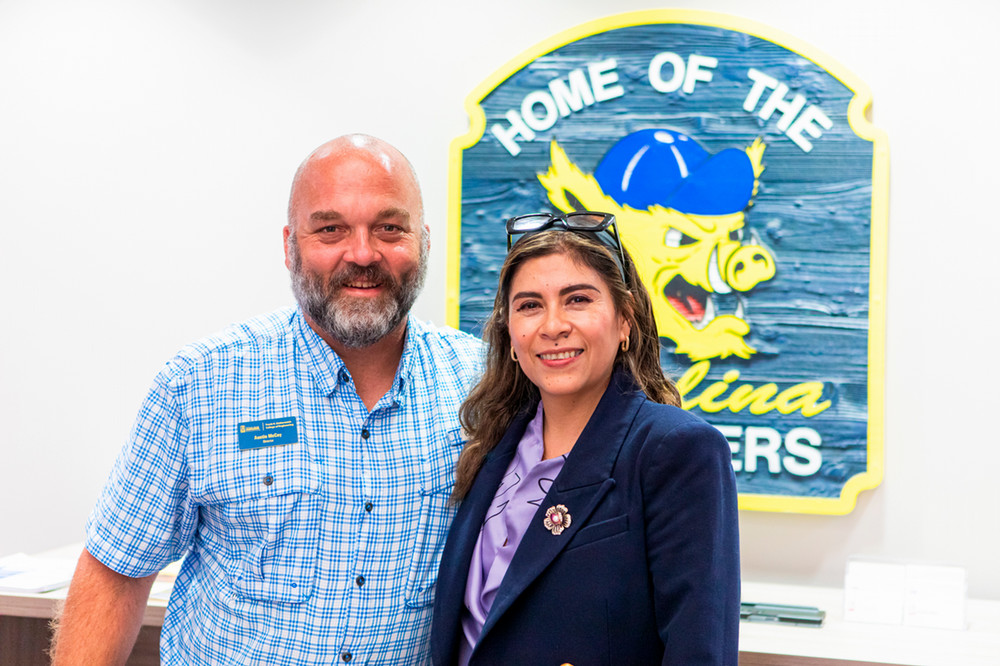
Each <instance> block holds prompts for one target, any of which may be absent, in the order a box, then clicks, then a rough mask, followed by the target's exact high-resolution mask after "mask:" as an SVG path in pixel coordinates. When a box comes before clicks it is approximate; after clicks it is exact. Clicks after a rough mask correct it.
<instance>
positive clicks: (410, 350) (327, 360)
mask: <svg viewBox="0 0 1000 666" xmlns="http://www.w3.org/2000/svg"><path fill="white" fill-rule="evenodd" d="M295 323H296V326H297V327H298V338H299V340H300V342H301V343H302V348H303V350H304V352H305V355H306V357H307V358H308V360H309V368H310V371H311V372H312V376H313V380H314V381H315V382H316V386H318V387H319V389H320V390H321V391H322V392H323V394H324V395H326V396H327V397H331V396H333V395H334V394H335V393H336V392H337V391H339V390H342V389H343V388H351V389H352V390H353V382H352V380H351V375H350V373H349V372H348V370H347V366H345V365H344V361H343V359H341V358H340V355H339V354H337V352H335V351H333V348H332V347H330V345H329V344H327V342H326V340H324V339H323V338H322V337H320V335H319V333H317V332H316V331H314V330H313V328H312V326H310V325H309V322H307V321H306V318H305V316H304V315H303V314H302V310H301V308H297V309H296V312H295ZM418 327H419V323H418V322H417V321H416V320H415V319H414V318H413V317H407V321H406V337H405V338H404V341H403V356H402V358H401V359H400V361H399V367H398V368H397V369H396V376H395V377H394V378H393V380H392V386H391V387H390V388H389V391H388V392H387V393H386V395H385V396H384V397H383V398H382V400H389V401H391V402H390V404H402V403H405V401H406V396H407V393H408V392H407V391H406V389H407V388H408V387H409V386H410V384H411V383H412V382H411V381H410V380H411V378H412V376H413V369H414V367H415V366H416V363H417V356H418V355H419V354H418V352H417V348H418V344H417V341H416V339H417V338H418V337H419V333H418V332H417V331H415V328H418ZM380 402H381V401H380Z"/></svg>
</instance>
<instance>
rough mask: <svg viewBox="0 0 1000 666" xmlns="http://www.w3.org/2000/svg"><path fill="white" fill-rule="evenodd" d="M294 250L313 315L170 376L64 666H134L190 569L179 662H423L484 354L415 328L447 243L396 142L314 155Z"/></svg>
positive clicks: (108, 492) (298, 311) (178, 361)
mask: <svg viewBox="0 0 1000 666" xmlns="http://www.w3.org/2000/svg"><path fill="white" fill-rule="evenodd" d="M284 238H285V264H286V265H287V266H288V268H289V270H290V272H291V275H292V288H293V291H294V293H295V297H296V300H297V301H298V308H288V309H285V310H280V311H278V312H275V313H272V314H270V315H266V316H263V317H260V318H257V319H253V320H250V321H247V322H244V323H242V324H239V325H236V326H233V327H231V328H229V329H228V330H226V331H224V332H223V333H221V334H219V335H216V336H213V337H210V338H206V339H205V340H202V341H200V342H197V343H195V344H193V345H191V346H189V347H187V348H185V349H184V350H182V351H181V352H180V353H179V354H178V355H177V356H176V357H175V358H174V359H173V360H171V361H170V362H169V363H168V364H167V365H166V366H165V367H164V369H163V370H162V371H161V372H160V374H159V375H158V376H157V378H156V380H155V381H154V384H153V387H152V389H151V390H150V392H149V394H148V396H147V398H146V401H145V403H144V404H143V407H142V409H141V410H140V413H139V416H138V418H137V419H136V423H135V426H134V428H133V431H132V435H131V437H130V440H129V442H128V444H127V445H126V446H125V448H124V449H123V451H122V453H121V455H120V456H119V459H118V461H117V462H116V464H115V467H114V470H113V471H112V474H111V477H110V479H109V481H108V483H107V486H106V487H105V490H104V492H103V494H102V496H101V498H100V499H99V501H98V503H97V506H96V507H95V509H94V511H93V513H92V514H91V517H90V520H89V521H88V525H87V542H86V549H85V551H84V552H83V554H82V556H81V558H80V562H79V564H78V567H77V572H76V575H75V576H74V579H73V584H72V586H71V588H70V592H69V596H68V598H67V601H66V605H65V610H64V613H63V617H62V619H61V622H60V627H59V629H58V631H57V636H56V639H55V641H54V647H53V652H54V663H56V664H83V663H88V664H89V663H95V664H112V663H124V661H125V659H126V658H127V656H128V654H129V652H130V650H131V646H132V644H133V643H134V641H135V637H136V635H137V632H138V629H139V626H140V623H141V617H142V612H143V609H144V608H145V602H146V598H147V596H148V594H149V590H150V586H151V585H152V582H153V580H154V578H155V575H156V573H157V572H159V571H160V570H161V569H162V568H163V567H164V566H165V565H166V564H168V563H170V562H172V561H174V560H177V559H179V558H181V557H183V558H184V560H183V564H182V566H181V569H180V573H179V575H178V577H177V580H176V583H175V584H174V587H173V591H172V594H171V597H170V601H169V604H168V607H167V614H166V619H165V620H164V624H163V629H162V635H161V659H162V663H163V664H165V665H172V664H185V665H196V664H205V665H208V664H212V665H215V664H240V666H250V665H252V664H310V665H311V664H319V663H349V662H352V661H356V662H358V663H366V664H367V663H372V664H399V665H404V664H405V665H409V664H415V663H421V662H422V661H424V660H426V647H427V638H428V630H429V624H430V618H431V610H432V603H433V594H434V588H435V580H436V576H437V566H438V562H439V560H440V555H441V548H442V546H443V545H444V539H445V536H446V533H447V530H448V527H449V524H450V522H451V518H452V515H453V511H454V507H453V506H452V505H451V504H450V502H449V494H450V491H451V486H452V482H453V478H454V477H453V468H454V463H455V460H456V458H457V456H458V453H459V450H460V448H461V444H462V437H461V431H460V428H459V424H458V420H457V416H456V414H457V410H458V407H459V405H460V404H461V401H462V400H463V398H464V397H465V394H466V391H467V389H468V388H469V386H470V385H471V383H472V382H473V381H474V379H475V377H476V375H477V374H478V370H479V363H480V360H481V351H480V346H479V342H478V341H477V340H475V339H474V338H472V337H471V336H468V335H465V334H463V333H460V332H458V331H454V330H451V329H436V328H434V327H432V326H430V325H427V324H424V323H422V322H419V321H417V320H416V319H414V318H412V317H409V316H408V314H409V310H410V307H411V305H412V304H413V301H414V299H415V298H416V295H417V293H418V292H419V291H420V288H421V286H422V284H423V280H424V274H425V271H426V267H427V252H428V248H429V238H428V230H427V227H426V225H425V224H424V222H423V210H422V204H421V198H420V191H419V187H418V185H417V181H416V177H415V175H414V173H413V170H412V167H411V166H410V164H409V162H407V160H406V159H405V158H404V157H403V155H402V154H401V153H399V152H398V151H397V150H396V149H395V148H393V147H392V146H389V145H388V144H386V143H384V142H382V141H379V140H377V139H374V138H372V137H367V136H359V135H352V136H345V137H341V138H339V139H335V140H333V141H331V142H329V143H327V144H324V145H323V146H321V147H320V148H318V149H317V150H316V151H315V152H313V153H312V154H311V155H310V156H309V157H308V158H307V159H306V161H305V162H303V164H302V166H301V167H300V168H299V170H298V172H297V173H296V175H295V180H294V182H293V185H292V192H291V197H290V201H289V215H288V226H286V227H285V229H284Z"/></svg>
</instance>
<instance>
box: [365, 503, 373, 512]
mask: <svg viewBox="0 0 1000 666" xmlns="http://www.w3.org/2000/svg"><path fill="white" fill-rule="evenodd" d="M374 508H375V505H374V504H372V503H371V502H365V511H367V512H368V513H371V512H372V509H374Z"/></svg>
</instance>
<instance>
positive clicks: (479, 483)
mask: <svg viewBox="0 0 1000 666" xmlns="http://www.w3.org/2000/svg"><path fill="white" fill-rule="evenodd" d="M534 415H535V410H534V409H531V410H528V412H527V413H525V414H520V415H518V416H517V417H515V419H514V421H513V422H512V423H511V425H510V427H509V428H508V429H507V432H506V434H504V436H503V438H502V439H501V440H500V442H499V443H497V445H496V446H495V447H494V448H493V450H492V451H490V453H489V454H487V456H486V460H484V461H483V466H482V467H480V469H479V473H478V474H477V475H476V480H475V482H474V483H473V484H472V488H471V489H470V490H469V494H468V495H466V497H465V499H463V500H462V504H461V506H459V509H458V512H457V514H456V515H455V520H454V522H453V523H452V526H451V531H450V532H449V534H448V544H447V546H446V547H445V549H444V555H443V556H442V559H441V567H440V573H439V574H438V583H437V585H438V588H437V593H436V594H437V601H436V602H435V604H434V606H435V617H434V625H435V627H436V628H438V627H439V628H440V630H441V634H440V635H439V636H435V645H433V646H432V649H433V651H434V654H435V663H442V664H451V663H454V661H455V659H457V653H456V652H455V648H456V647H457V645H458V640H459V639H460V638H461V632H462V626H461V618H462V609H463V608H465V583H466V580H468V577H469V566H470V564H471V560H472V551H473V550H474V549H475V547H476V541H478V539H479V532H480V531H481V530H482V526H483V520H484V518H485V517H486V511H487V510H488V509H489V507H490V503H491V502H492V501H493V497H494V495H496V491H497V488H498V487H499V486H500V481H501V479H502V478H503V474H504V472H505V471H506V470H507V465H509V464H510V461H511V458H513V457H514V452H515V451H516V450H517V444H518V442H520V441H521V437H522V436H523V435H524V430H525V428H527V426H528V422H529V421H530V420H531V417H533V416H534Z"/></svg>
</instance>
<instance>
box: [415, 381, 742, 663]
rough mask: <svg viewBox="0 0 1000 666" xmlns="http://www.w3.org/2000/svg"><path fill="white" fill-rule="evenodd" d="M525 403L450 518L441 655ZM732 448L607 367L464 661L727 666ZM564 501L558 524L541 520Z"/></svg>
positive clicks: (730, 648) (451, 649)
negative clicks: (556, 527) (595, 400)
mask: <svg viewBox="0 0 1000 666" xmlns="http://www.w3.org/2000/svg"><path fill="white" fill-rule="evenodd" d="M534 411H535V410H534V409H530V410H528V411H527V413H525V414H523V415H521V416H518V417H517V418H516V419H515V421H514V422H513V423H512V424H511V426H510V428H509V429H508V431H507V433H506V435H505V436H504V437H503V439H502V440H501V441H500V443H499V444H498V445H497V447H496V448H495V449H494V450H493V451H492V452H491V453H490V454H489V455H488V456H487V458H486V460H485V461H484V463H483V466H482V468H481V469H480V470H479V474H478V475H477V476H476V479H475V482H474V483H473V486H472V489H471V490H470V492H469V494H468V496H467V497H466V498H465V500H464V501H463V502H462V504H461V506H460V507H459V510H458V515H457V516H456V518H455V522H454V523H453V524H452V527H451V531H450V533H449V535H448V541H447V544H446V545H445V549H444V555H443V557H442V560H441V570H440V573H439V576H438V582H437V593H436V598H435V601H434V624H433V629H432V632H431V655H432V658H433V662H434V664H436V665H437V666H446V665H451V664H454V663H455V662H456V660H457V658H458V645H459V641H460V640H464V638H463V637H462V627H461V617H462V611H463V608H464V601H463V596H464V594H465V582H466V578H467V576H468V572H469V562H470V559H471V557H472V550H473V548H474V546H475V544H476V540H477V539H478V538H479V532H480V529H481V528H482V525H483V520H484V518H485V515H486V510H487V508H488V507H489V506H490V503H491V501H492V499H493V496H494V495H495V494H496V490H497V488H498V487H499V484H500V480H501V478H502V477H503V474H504V472H505V471H506V469H507V465H508V464H509V463H510V461H511V459H512V458H513V456H514V452H515V450H516V447H517V444H518V442H519V441H520V439H521V436H522V435H523V434H524V430H525V428H526V426H527V423H528V421H529V420H530V418H531V416H532V415H533V414H534ZM731 456H732V454H731V452H730V448H729V444H728V442H727V441H726V439H725V438H724V437H723V436H722V435H721V433H719V431H718V430H716V429H715V428H713V427H712V426H710V425H708V424H707V423H705V422H704V421H703V420H701V419H699V418H698V417H696V416H694V415H692V414H690V413H688V412H686V411H684V410H681V409H678V408H676V407H670V406H667V405H661V404H657V403H654V402H651V401H650V400H649V399H648V398H647V397H646V396H645V394H643V393H642V392H640V391H638V390H637V389H636V388H635V385H634V383H633V381H632V379H631V377H629V376H628V375H627V374H625V373H622V372H617V373H616V374H615V375H614V376H613V377H612V380H611V384H610V385H609V387H608V389H607V390H606V391H605V393H604V396H603V398H602V399H601V402H600V403H599V404H598V406H597V409H596V410H595V411H594V414H593V416H591V418H590V421H589V423H588V424H587V427H586V428H585V429H584V431H583V433H582V434H581V435H580V438H579V440H578V441H577V443H576V445H575V446H574V447H573V450H572V452H571V453H570V455H569V456H568V457H567V460H566V463H565V465H564V466H563V469H562V471H561V472H560V473H559V476H558V477H557V478H556V480H555V482H554V483H553V484H552V487H551V488H550V490H549V492H548V494H547V495H546V497H545V500H544V502H543V503H542V505H541V506H540V507H539V510H538V512H537V513H536V514H535V516H534V517H533V518H532V520H531V524H530V526H529V527H528V529H527V531H526V532H525V535H524V537H523V539H522V541H521V543H520V545H519V546H518V549H517V552H516V553H515V554H514V558H513V560H512V561H511V564H510V568H509V569H508V570H507V573H506V575H505V576H504V579H503V582H502V583H501V584H500V588H499V589H498V590H497V595H496V598H495V601H494V602H493V606H492V608H491V610H490V613H489V616H488V617H487V619H486V624H485V626H484V627H483V632H482V635H481V636H480V639H479V642H478V643H477V645H476V647H475V649H474V651H473V653H472V657H471V661H470V666H471V665H472V664H475V665H485V664H498V665H500V664H502V665H504V666H510V665H511V664H527V665H531V666H534V665H539V666H547V665H551V666H560V665H561V664H565V663H569V664H573V666H588V665H589V664H641V665H643V666H645V665H648V664H658V663H663V664H685V665H690V664H733V665H735V664H736V663H737V655H738V651H739V648H738V639H739V619H740V565H739V535H738V530H739V528H738V524H737V507H736V480H735V478H734V475H733V468H732V464H731ZM556 504H563V505H565V506H566V508H567V509H568V511H569V514H570V516H571V517H572V523H571V525H570V527H569V528H568V529H566V530H565V531H564V532H563V533H562V534H560V535H558V536H556V535H554V534H552V533H551V532H549V530H547V529H546V528H545V527H544V525H543V524H542V520H543V518H544V512H545V510H546V509H547V508H549V507H551V506H554V505H556Z"/></svg>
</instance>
